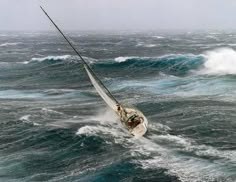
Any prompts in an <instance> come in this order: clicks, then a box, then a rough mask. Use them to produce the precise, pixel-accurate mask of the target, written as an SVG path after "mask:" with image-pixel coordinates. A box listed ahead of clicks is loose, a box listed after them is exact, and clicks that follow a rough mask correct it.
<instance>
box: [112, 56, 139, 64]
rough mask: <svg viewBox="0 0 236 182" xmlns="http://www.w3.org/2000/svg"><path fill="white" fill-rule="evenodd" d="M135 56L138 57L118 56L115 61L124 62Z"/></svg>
mask: <svg viewBox="0 0 236 182" xmlns="http://www.w3.org/2000/svg"><path fill="white" fill-rule="evenodd" d="M134 58H136V57H117V58H115V61H116V62H118V63H122V62H125V61H127V60H129V59H134Z"/></svg>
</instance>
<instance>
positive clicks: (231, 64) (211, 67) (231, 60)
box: [200, 48, 236, 75]
mask: <svg viewBox="0 0 236 182" xmlns="http://www.w3.org/2000/svg"><path fill="white" fill-rule="evenodd" d="M205 59H206V60H205V63H204V68H203V69H202V70H201V71H200V73H202V74H218V75H226V74H236V67H235V64H236V51H235V50H233V49H231V48H220V49H215V50H213V51H208V52H206V53H205Z"/></svg>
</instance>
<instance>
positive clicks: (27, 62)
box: [24, 55, 72, 64]
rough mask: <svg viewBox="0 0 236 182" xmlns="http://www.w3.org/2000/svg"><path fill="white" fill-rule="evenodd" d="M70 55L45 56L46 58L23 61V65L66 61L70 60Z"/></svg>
mask: <svg viewBox="0 0 236 182" xmlns="http://www.w3.org/2000/svg"><path fill="white" fill-rule="evenodd" d="M71 57H72V56H71V55H62V56H46V57H42V58H32V59H31V60H30V61H25V62H24V64H29V63H32V62H45V61H49V62H53V61H58V60H60V61H61V60H66V59H69V58H71Z"/></svg>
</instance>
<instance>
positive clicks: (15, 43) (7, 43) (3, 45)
mask: <svg viewBox="0 0 236 182" xmlns="http://www.w3.org/2000/svg"><path fill="white" fill-rule="evenodd" d="M18 44H20V43H19V42H12V43H9V42H6V43H3V44H0V47H7V46H15V45H18Z"/></svg>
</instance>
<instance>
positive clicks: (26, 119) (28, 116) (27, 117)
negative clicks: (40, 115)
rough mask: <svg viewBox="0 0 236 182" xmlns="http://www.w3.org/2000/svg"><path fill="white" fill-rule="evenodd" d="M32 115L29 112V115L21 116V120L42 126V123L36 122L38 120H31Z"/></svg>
mask: <svg viewBox="0 0 236 182" xmlns="http://www.w3.org/2000/svg"><path fill="white" fill-rule="evenodd" d="M30 117H31V115H30V114H27V115H24V116H22V117H20V119H19V120H20V121H22V122H23V123H31V124H33V125H34V126H40V125H41V124H39V123H36V122H33V121H31V120H30Z"/></svg>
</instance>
